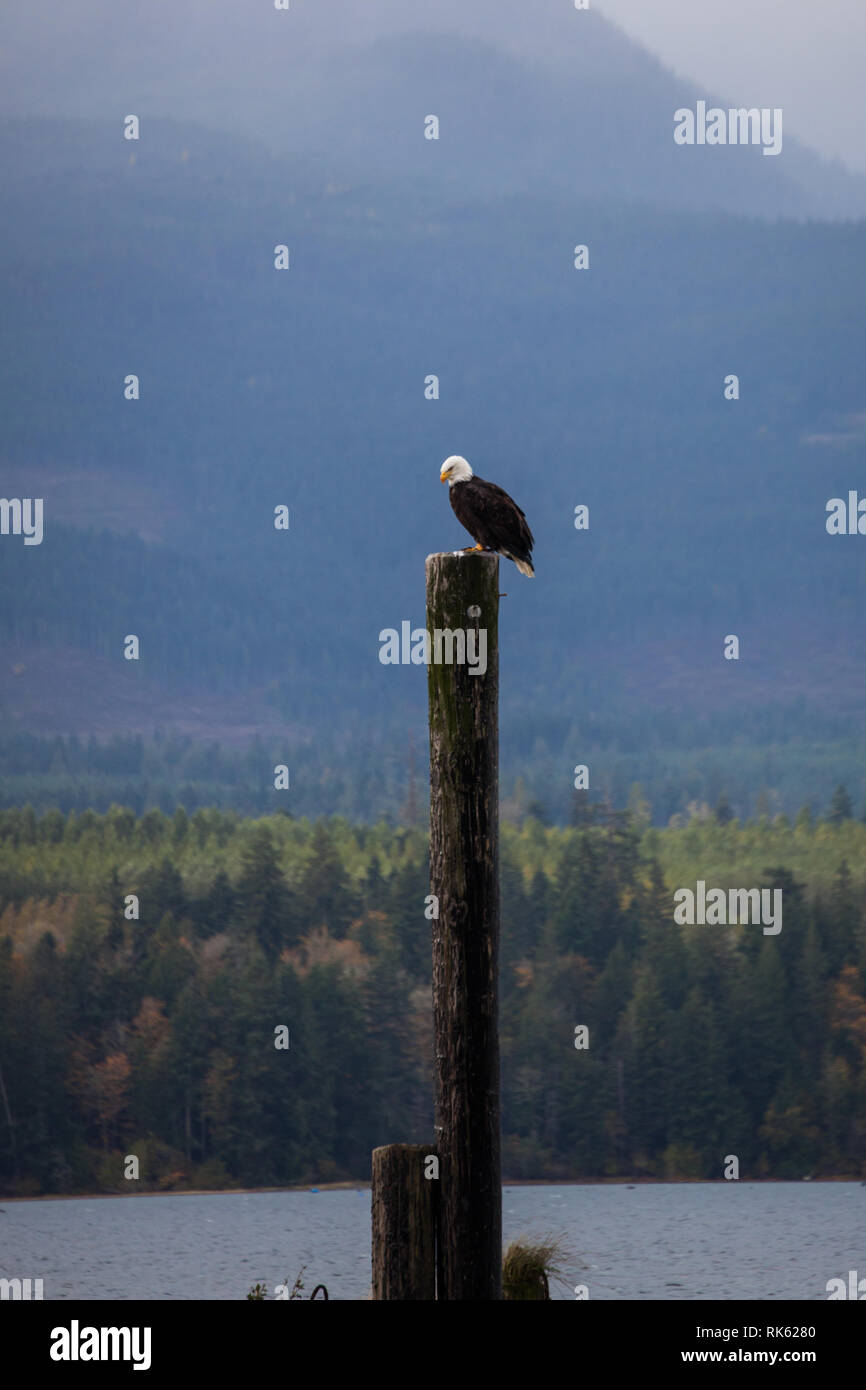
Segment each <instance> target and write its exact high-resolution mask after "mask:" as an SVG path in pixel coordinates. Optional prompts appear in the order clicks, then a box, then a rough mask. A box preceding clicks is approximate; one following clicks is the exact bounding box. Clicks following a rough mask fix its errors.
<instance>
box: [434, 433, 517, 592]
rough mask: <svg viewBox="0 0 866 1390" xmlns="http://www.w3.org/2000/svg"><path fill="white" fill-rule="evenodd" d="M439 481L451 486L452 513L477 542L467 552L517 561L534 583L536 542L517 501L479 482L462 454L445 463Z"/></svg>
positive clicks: (485, 482) (490, 485) (449, 489)
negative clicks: (484, 552)
mask: <svg viewBox="0 0 866 1390" xmlns="http://www.w3.org/2000/svg"><path fill="white" fill-rule="evenodd" d="M439 481H440V482H442V483H447V484H448V497H449V500H450V502H451V508H452V511H453V512H454V515H455V516H456V518H457V520H458V521H459V522H460V525H461V526H465V527H466V530H467V531H468V532H469V534H470V536H472V538H473V540H474V541H475V542H476V543H475V545H474V546H473V545H468V546H467V547H466V549H467V550H495V551H496V553H497V554H498V555H504V556H505V558H506V560H513V561H514V563H515V565H516V566H517V568H518V569H519V570H520V573H521V574H525V575H526V576H527V577H528V578H529V579H532V578H533V576H534V575H535V570H534V569H533V568H532V547H533V545H534V544H535V542H534V540H533V539H532V532H531V531H530V529H529V527H528V526H527V524H526V517H525V516H524V515H523V512H522V511H521V510H520V508H519V507H518V505H517V503H516V502H515V501H514V499H513V498H511V497H509V496H508V493H507V492H506V491H505V490H504V489H503V488H501V487H497V485H496V483H488V482H487V481H486V479H484V478H476V476H475V474H474V473H473V472H472V469H471V468H470V467H469V464H468V463H467V462H466V460H465V459H464V458H461V457H460V455H459V454H452V455H451V457H450V458H447V459H446V460H445V462H444V463H443V465H442V468H441V470H440V472H439Z"/></svg>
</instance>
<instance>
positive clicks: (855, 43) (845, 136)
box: [592, 0, 866, 171]
mask: <svg viewBox="0 0 866 1390" xmlns="http://www.w3.org/2000/svg"><path fill="white" fill-rule="evenodd" d="M592 4H593V5H596V4H597V8H598V9H599V11H600V12H601V13H602V14H604V15H606V17H607V18H608V19H612V20H614V21H615V22H616V23H617V24H619V25H620V27H621V28H622V29H624V30H625V31H626V33H627V34H629V35H630V36H631V37H632V38H634V39H637V40H638V41H639V42H640V43H642V44H643V45H644V47H645V48H649V49H650V50H651V51H652V52H653V53H654V54H656V56H657V57H659V58H661V59H662V60H663V61H664V62H665V64H666V65H667V66H668V67H672V68H674V69H675V70H676V71H677V72H679V73H681V75H682V76H684V77H688V78H690V79H691V80H692V81H693V82H695V83H697V84H698V85H700V84H703V83H705V84H706V86H707V89H708V90H710V91H716V92H718V93H719V94H720V95H722V96H724V97H729V98H731V99H733V100H736V102H737V104H740V103H745V104H747V105H749V106H781V107H782V109H783V111H784V113H785V115H784V120H785V130H786V132H789V133H790V134H791V135H796V136H798V137H799V138H800V139H801V140H803V141H804V142H805V143H806V144H809V145H812V146H813V148H815V149H817V150H818V151H819V152H820V153H821V154H824V155H831V156H835V157H836V158H838V159H844V160H845V162H846V163H847V164H849V165H851V167H852V168H857V169H861V170H863V171H866V79H864V74H866V0H724V3H721V0H592Z"/></svg>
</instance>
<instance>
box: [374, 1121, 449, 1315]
mask: <svg viewBox="0 0 866 1390" xmlns="http://www.w3.org/2000/svg"><path fill="white" fill-rule="evenodd" d="M431 1152H432V1149H431V1145H430V1144H426V1145H419V1144H385V1145H384V1146H383V1147H382V1148H381V1149H374V1150H373V1298H374V1300H378V1299H384V1300H388V1301H391V1302H394V1301H398V1300H409V1299H434V1298H435V1297H436V1235H435V1206H436V1190H435V1189H436V1184H435V1182H432V1181H431V1180H430V1179H429V1178H428V1177H425V1174H424V1169H425V1159H426V1158H427V1156H428V1155H429V1154H430V1153H431Z"/></svg>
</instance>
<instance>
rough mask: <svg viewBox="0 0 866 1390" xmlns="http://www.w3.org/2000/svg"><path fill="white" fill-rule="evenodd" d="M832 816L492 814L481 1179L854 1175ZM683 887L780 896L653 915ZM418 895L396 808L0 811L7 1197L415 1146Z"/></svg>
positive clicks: (421, 936) (310, 1169) (175, 1183)
mask: <svg viewBox="0 0 866 1390" xmlns="http://www.w3.org/2000/svg"><path fill="white" fill-rule="evenodd" d="M851 809H852V808H851V804H850V799H849V798H848V797H847V795H846V794H845V792H844V790H843V789H839V791H838V792H837V795H836V796H835V798H834V800H833V804H832V807H831V810H830V812H829V814H828V816H827V818H826V819H823V820H814V819H813V818H812V816H811V815H810V813H809V812H808V811H807V810H804V811H803V813H802V814H801V815H800V816H799V817H798V818H797V821H796V823H795V824H792V823H791V822H789V821H788V820H787V818H785V817H777V818H775V819H774V820H770V819H769V818H768V817H761V818H758V819H756V820H754V821H752V822H750V823H748V824H741V823H739V822H738V821H737V820H735V819H732V817H731V812H730V808H729V807H728V806H727V805H726V804H725V803H724V802H723V803H722V804H721V805H720V806H719V807H718V808H717V810H716V813H715V814H714V815H712V816H707V815H703V816H695V817H693V818H692V819H691V820H688V821H686V822H684V823H682V824H680V825H675V826H672V827H669V828H666V829H664V830H658V829H653V828H652V827H650V826H649V825H648V823H647V819H646V813H645V810H644V809H643V808H641V807H640V806H636V807H635V809H634V811H633V812H629V813H613V812H607V813H604V812H601V811H599V810H598V809H593V808H592V807H590V806H588V805H585V804H584V805H577V806H576V807H575V809H574V819H575V820H576V821H577V822H578V824H576V825H574V826H572V827H570V828H567V829H555V828H550V827H545V826H544V825H542V824H541V823H540V821H538V820H537V819H535V818H533V817H529V818H527V819H525V820H524V821H523V822H522V824H521V825H519V826H518V825H513V824H507V825H506V826H505V827H504V833H503V846H502V851H503V863H502V910H503V962H502V987H503V995H502V1017H501V1041H502V1055H503V1121H504V1171H505V1174H506V1176H507V1177H511V1178H518V1177H600V1176H614V1175H620V1176H623V1175H631V1176H636V1175H643V1176H660V1177H679V1178H683V1177H704V1178H717V1177H720V1176H721V1172H722V1164H723V1160H724V1157H725V1155H727V1154H736V1155H738V1156H739V1158H740V1163H741V1174H742V1176H744V1177H745V1176H749V1177H774V1178H792V1177H794V1178H797V1177H802V1176H807V1175H813V1176H816V1177H818V1176H822V1177H829V1176H833V1175H839V1174H847V1175H863V1176H866V996H864V989H863V978H864V971H866V913H864V908H866V879H864V870H863V865H864V863H866V825H864V824H862V823H861V822H858V821H855V820H853V819H851ZM698 879H703V880H706V881H707V883H708V884H710V885H712V886H717V887H746V888H751V887H755V886H767V887H774V888H781V889H782V892H783V904H784V920H783V927H782V930H781V932H780V933H779V934H778V935H777V936H772V935H764V933H763V932H762V930H761V928H760V926H758V925H745V926H738V927H734V928H730V929H728V928H723V927H718V926H703V927H700V926H695V927H678V926H675V925H674V922H673V892H674V890H675V889H676V888H678V887H684V886H685V887H689V886H690V887H692V888H694V886H695V883H696V881H697V880H698ZM427 892H428V883H427V870H426V840H425V837H424V835H423V833H422V832H421V831H419V830H411V829H393V828H391V827H389V826H387V825H385V824H379V825H375V826H363V825H352V824H350V823H348V822H347V821H345V820H329V821H325V820H321V821H317V822H315V823H314V822H310V821H308V820H295V819H293V818H292V817H290V816H288V815H273V816H270V817H268V818H265V819H260V820H257V821H252V820H244V819H241V818H240V817H238V816H237V815H236V814H233V813H229V812H221V811H218V810H214V809H210V810H199V811H197V812H196V813H195V814H194V815H192V816H189V815H188V814H187V813H186V812H185V811H184V810H183V809H179V810H177V811H176V812H175V813H174V814H173V815H172V816H170V817H166V816H164V815H163V814H162V813H160V812H158V811H153V812H149V813H148V814H146V815H144V816H142V817H140V818H136V816H134V815H133V814H132V813H131V812H130V811H127V810H122V809H120V808H118V807H115V808H113V809H112V810H111V811H110V812H109V813H108V814H106V815H104V816H103V815H96V814H94V813H93V812H92V811H85V812H83V813H82V814H78V815H76V814H71V815H69V816H68V817H64V816H63V815H61V814H60V813H59V812H56V811H55V812H49V813H47V814H45V815H43V816H41V817H37V816H35V815H34V813H33V812H32V810H30V808H25V809H16V810H8V811H5V812H3V813H2V814H0V907H2V913H0V1068H2V1081H3V1088H2V1114H0V1184H2V1190H3V1191H4V1192H6V1193H17V1194H26V1193H38V1192H67V1191H76V1190H88V1191H90V1190H111V1191H122V1190H129V1188H130V1184H129V1183H126V1182H125V1181H124V1179H123V1160H124V1157H125V1156H126V1155H129V1154H135V1155H137V1156H138V1157H139V1159H140V1163H141V1178H140V1182H141V1184H142V1186H143V1187H145V1188H147V1189H156V1188H163V1189H167V1188H183V1187H190V1186H192V1187H195V1186H202V1187H211V1186H222V1185H231V1184H248V1185H254V1184H261V1185H272V1184H273V1185H278V1184H284V1183H292V1182H305V1181H310V1180H318V1181H324V1180H328V1179H338V1178H359V1179H360V1178H363V1177H364V1176H366V1175H367V1174H368V1173H369V1159H370V1151H371V1149H372V1148H373V1147H374V1146H375V1145H377V1144H381V1143H384V1142H394V1141H397V1140H405V1141H415V1142H424V1141H425V1140H427V1139H429V1137H430V1135H431V1132H432V1129H431V1127H432V1109H431V1107H432V1098H431V1088H430V1076H431V1070H432V1068H431V1057H430V1046H431V1027H430V1024H431V1020H430V922H429V921H427V920H425V897H426V894H427ZM130 895H134V896H135V897H136V898H137V899H138V911H139V916H138V918H137V919H135V918H134V917H130V916H129V915H128V914H129V913H131V912H133V911H134V910H135V909H134V908H133V905H132V903H131V896H130ZM581 1025H584V1026H585V1027H587V1028H588V1030H589V1034H588V1042H589V1045H588V1047H586V1048H581V1049H578V1048H576V1047H575V1045H574V1041H575V1029H576V1028H578V1027H580V1026H581ZM281 1027H284V1028H286V1029H288V1041H289V1046H288V1047H287V1048H280V1049H278V1048H277V1047H276V1046H275V1030H276V1029H279V1028H281Z"/></svg>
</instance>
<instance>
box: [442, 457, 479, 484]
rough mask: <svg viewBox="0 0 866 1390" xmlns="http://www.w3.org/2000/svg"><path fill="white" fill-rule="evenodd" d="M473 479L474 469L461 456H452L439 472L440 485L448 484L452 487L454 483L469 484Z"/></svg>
mask: <svg viewBox="0 0 866 1390" xmlns="http://www.w3.org/2000/svg"><path fill="white" fill-rule="evenodd" d="M471 477H472V469H471V468H470V467H469V464H468V463H467V462H466V460H465V459H464V458H461V457H460V455H459V454H452V455H451V457H450V458H448V459H446V460H445V462H444V463H443V465H442V467H441V468H440V470H439V481H440V483H447V484H448V486H449V487H452V486H453V485H454V483H468V482H469V479H470V478H471Z"/></svg>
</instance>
